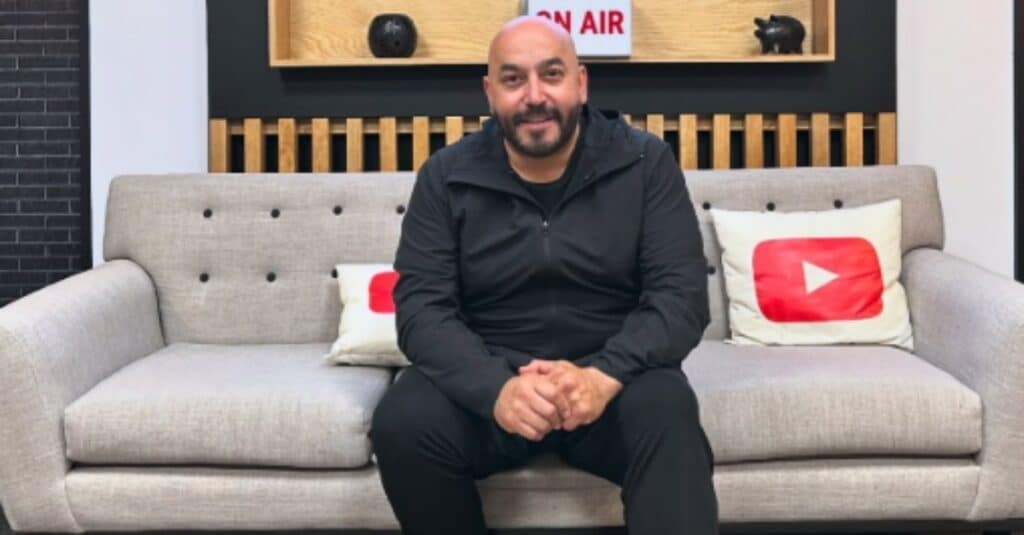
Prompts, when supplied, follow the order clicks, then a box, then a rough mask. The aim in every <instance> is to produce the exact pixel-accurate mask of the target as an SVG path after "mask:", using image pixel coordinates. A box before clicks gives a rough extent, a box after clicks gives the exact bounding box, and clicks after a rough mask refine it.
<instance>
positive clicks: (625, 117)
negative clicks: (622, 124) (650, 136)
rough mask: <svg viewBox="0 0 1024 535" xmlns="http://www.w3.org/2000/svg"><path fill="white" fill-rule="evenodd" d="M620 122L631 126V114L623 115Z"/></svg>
mask: <svg viewBox="0 0 1024 535" xmlns="http://www.w3.org/2000/svg"><path fill="white" fill-rule="evenodd" d="M622 120H623V121H626V124H628V125H629V126H633V116H632V115H631V114H629V113H623V114H622Z"/></svg>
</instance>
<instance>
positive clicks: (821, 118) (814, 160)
mask: <svg viewBox="0 0 1024 535" xmlns="http://www.w3.org/2000/svg"><path fill="white" fill-rule="evenodd" d="M829 132H830V127H829V116H828V114H827V113H812V114H811V165H813V166H815V167H828V166H829V165H831V164H832V156H831V154H830V150H831V148H830V145H831V143H832V138H831V137H830V135H829Z"/></svg>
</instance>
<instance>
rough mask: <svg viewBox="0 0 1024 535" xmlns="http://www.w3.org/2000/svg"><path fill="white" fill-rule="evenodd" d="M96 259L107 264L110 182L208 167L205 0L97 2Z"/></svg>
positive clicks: (93, 66) (92, 23) (93, 18)
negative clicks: (122, 176)
mask: <svg viewBox="0 0 1024 535" xmlns="http://www.w3.org/2000/svg"><path fill="white" fill-rule="evenodd" d="M89 39H90V42H89V46H90V51H89V52H90V54H89V57H90V66H89V67H90V72H89V76H90V84H89V91H90V98H91V100H92V102H91V108H90V120H91V123H92V124H91V130H90V132H91V144H92V150H91V158H92V161H91V178H92V192H91V194H92V229H93V230H92V240H93V263H94V264H96V265H98V264H100V263H101V262H103V229H104V226H103V222H104V218H105V214H106V208H107V190H108V188H109V187H110V179H111V178H112V177H114V176H115V175H118V174H128V173H172V172H204V171H205V170H206V144H207V126H206V124H207V117H208V114H207V107H208V106H207V104H208V98H207V80H206V79H207V77H206V3H205V2H204V0H174V1H173V2H171V1H167V0H93V1H92V2H89Z"/></svg>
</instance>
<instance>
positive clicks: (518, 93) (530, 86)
mask: <svg viewBox="0 0 1024 535" xmlns="http://www.w3.org/2000/svg"><path fill="white" fill-rule="evenodd" d="M484 92H485V93H487V101H488V103H489V104H490V107H491V116H492V117H493V118H495V119H497V120H498V125H499V126H500V129H501V132H502V135H503V136H504V137H505V139H506V140H507V141H508V144H509V145H510V146H511V147H512V148H513V149H514V150H515V151H516V152H518V153H520V154H521V155H523V156H528V157H532V158H545V157H547V156H550V155H552V154H554V153H555V152H558V150H559V149H561V148H563V147H565V145H566V144H567V143H568V142H569V140H570V139H572V137H573V134H574V133H575V131H576V126H577V124H578V123H579V116H580V111H581V110H582V107H583V104H584V103H585V102H586V101H587V71H586V67H584V66H583V65H580V63H579V60H578V59H577V57H576V47H575V46H574V45H573V42H572V37H571V36H570V35H569V34H568V33H567V32H566V31H565V29H563V28H562V27H561V26H559V25H558V24H555V23H554V22H552V21H550V20H548V19H546V18H543V17H530V16H524V17H518V18H515V19H512V20H511V21H509V22H507V23H506V24H505V25H504V26H502V28H501V30H500V31H499V32H498V34H497V35H495V36H494V39H493V40H492V41H491V48H490V52H489V54H488V61H487V75H486V76H484Z"/></svg>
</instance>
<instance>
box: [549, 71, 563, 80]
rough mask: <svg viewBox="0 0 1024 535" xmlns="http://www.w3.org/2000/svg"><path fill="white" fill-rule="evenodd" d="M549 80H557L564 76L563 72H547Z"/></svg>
mask: <svg viewBox="0 0 1024 535" xmlns="http://www.w3.org/2000/svg"><path fill="white" fill-rule="evenodd" d="M547 75H548V77H549V78H557V77H559V76H561V75H562V71H560V70H558V69H554V70H550V71H548V72H547Z"/></svg>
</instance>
